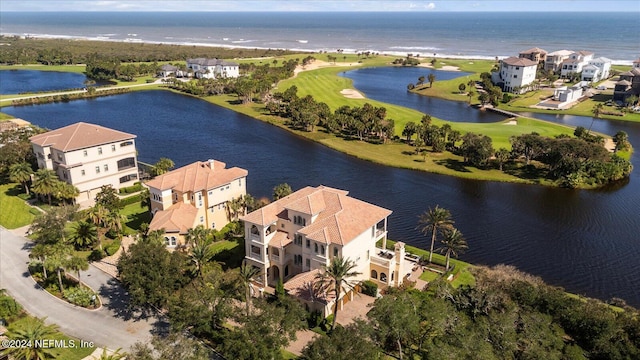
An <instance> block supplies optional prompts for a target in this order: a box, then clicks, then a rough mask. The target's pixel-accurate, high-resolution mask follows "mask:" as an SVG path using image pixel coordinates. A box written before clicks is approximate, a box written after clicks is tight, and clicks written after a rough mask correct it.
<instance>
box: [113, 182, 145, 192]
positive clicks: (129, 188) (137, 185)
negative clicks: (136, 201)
mask: <svg viewBox="0 0 640 360" xmlns="http://www.w3.org/2000/svg"><path fill="white" fill-rule="evenodd" d="M141 190H142V184H141V183H140V182H136V183H135V184H133V185H131V186H127V187H123V188H121V189H120V190H118V192H119V193H120V194H131V193H134V192H138V191H141Z"/></svg>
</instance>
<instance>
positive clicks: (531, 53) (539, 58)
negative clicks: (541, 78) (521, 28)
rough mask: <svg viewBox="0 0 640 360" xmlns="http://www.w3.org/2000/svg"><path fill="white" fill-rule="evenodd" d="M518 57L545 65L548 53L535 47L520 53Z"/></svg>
mask: <svg viewBox="0 0 640 360" xmlns="http://www.w3.org/2000/svg"><path fill="white" fill-rule="evenodd" d="M518 57H519V58H522V59H529V60H531V61H535V62H536V63H543V62H545V61H546V59H547V51H546V50H544V49H540V48H537V47H534V48H531V49H527V50H524V51H522V52H520V53H519V54H518Z"/></svg>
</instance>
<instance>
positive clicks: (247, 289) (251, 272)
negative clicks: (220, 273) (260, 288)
mask: <svg viewBox="0 0 640 360" xmlns="http://www.w3.org/2000/svg"><path fill="white" fill-rule="evenodd" d="M259 273H260V269H258V268H257V267H255V266H253V265H249V264H247V262H246V261H243V262H242V265H241V266H240V281H242V285H243V286H244V300H245V304H246V307H247V310H246V311H247V316H249V314H250V311H251V282H252V281H253V280H254V278H255V277H256V276H257V275H258V274H259Z"/></svg>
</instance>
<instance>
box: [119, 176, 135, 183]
mask: <svg viewBox="0 0 640 360" xmlns="http://www.w3.org/2000/svg"><path fill="white" fill-rule="evenodd" d="M137 178H138V174H129V175H126V176H123V177H121V178H120V184H122V183H126V182H128V181H131V180H135V179H137Z"/></svg>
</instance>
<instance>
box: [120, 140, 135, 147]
mask: <svg viewBox="0 0 640 360" xmlns="http://www.w3.org/2000/svg"><path fill="white" fill-rule="evenodd" d="M131 145H133V141H125V142H121V143H120V147H124V146H131Z"/></svg>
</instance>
